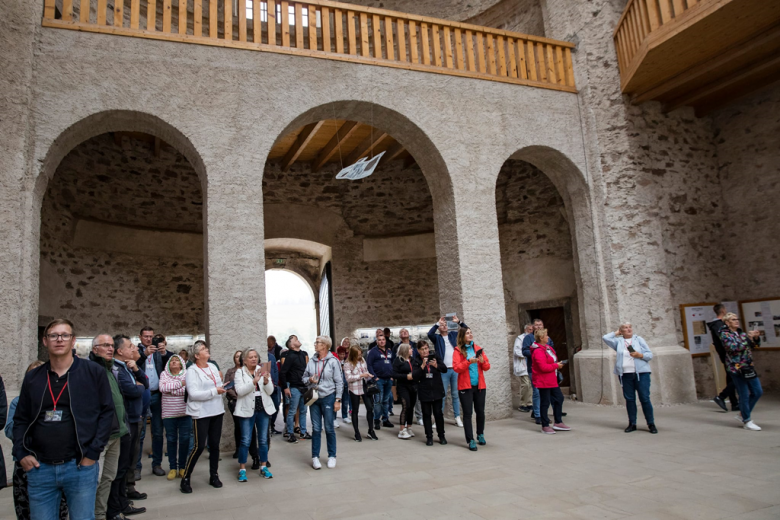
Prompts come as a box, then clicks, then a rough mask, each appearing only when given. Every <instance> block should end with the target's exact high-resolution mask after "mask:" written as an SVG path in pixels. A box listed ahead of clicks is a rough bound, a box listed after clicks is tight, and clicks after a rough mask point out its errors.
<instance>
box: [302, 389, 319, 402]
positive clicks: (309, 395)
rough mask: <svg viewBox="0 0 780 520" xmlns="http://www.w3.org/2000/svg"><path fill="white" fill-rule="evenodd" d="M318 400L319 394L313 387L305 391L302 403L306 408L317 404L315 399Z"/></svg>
mask: <svg viewBox="0 0 780 520" xmlns="http://www.w3.org/2000/svg"><path fill="white" fill-rule="evenodd" d="M319 398H320V394H319V393H318V392H317V387H316V386H313V387H311V388H309V389H308V390H306V393H305V394H303V402H304V404H306V406H311V405H313V404H314V403H316V402H317V399H319Z"/></svg>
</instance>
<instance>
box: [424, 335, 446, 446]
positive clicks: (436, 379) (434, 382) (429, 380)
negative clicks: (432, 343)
mask: <svg viewBox="0 0 780 520" xmlns="http://www.w3.org/2000/svg"><path fill="white" fill-rule="evenodd" d="M417 352H418V354H419V356H420V360H421V361H420V375H419V378H420V379H419V381H418V383H417V397H418V399H420V404H421V405H422V418H423V424H424V425H425V437H426V442H425V444H427V445H428V446H433V427H432V425H431V412H433V417H434V419H435V420H436V431H437V432H438V434H439V444H447V439H445V438H444V414H443V413H442V401H443V400H444V383H443V382H442V380H441V375H442V374H443V373H445V372H447V365H445V364H444V361H442V359H441V358H440V357H439V355H438V354H436V353H435V352H431V350H430V348H429V347H428V344H427V343H426V342H425V341H420V342H418V343H417Z"/></svg>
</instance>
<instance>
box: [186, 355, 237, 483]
mask: <svg viewBox="0 0 780 520" xmlns="http://www.w3.org/2000/svg"><path fill="white" fill-rule="evenodd" d="M192 353H193V357H194V358H195V362H194V363H193V364H192V367H191V368H189V369H187V371H186V374H185V376H184V380H185V384H186V386H187V415H189V416H190V417H192V429H193V431H194V432H195V444H194V446H193V448H192V451H191V452H190V456H189V457H188V458H187V464H186V465H185V466H184V477H183V478H182V479H181V484H180V487H181V492H182V493H192V485H191V484H190V479H191V478H192V472H193V471H194V470H195V464H197V463H198V458H200V454H201V453H203V450H205V449H206V440H208V443H209V474H210V477H209V484H210V485H211V486H213V487H215V488H221V487H222V482H221V481H220V480H219V474H218V471H219V441H220V440H221V438H222V418H223V416H224V415H225V408H224V405H223V404H222V394H224V393H225V391H226V390H225V389H224V388H223V387H222V376H220V375H219V369H218V368H217V367H216V366H215V365H214V364H213V363H209V358H210V354H209V348H208V347H207V346H206V344H205V343H196V344H195V346H194V347H193V349H192Z"/></svg>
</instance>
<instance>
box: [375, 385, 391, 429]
mask: <svg viewBox="0 0 780 520" xmlns="http://www.w3.org/2000/svg"><path fill="white" fill-rule="evenodd" d="M376 386H377V387H378V388H379V393H377V394H374V420H375V421H379V420H385V421H387V420H389V419H390V407H391V405H392V403H393V380H392V379H377V381H376Z"/></svg>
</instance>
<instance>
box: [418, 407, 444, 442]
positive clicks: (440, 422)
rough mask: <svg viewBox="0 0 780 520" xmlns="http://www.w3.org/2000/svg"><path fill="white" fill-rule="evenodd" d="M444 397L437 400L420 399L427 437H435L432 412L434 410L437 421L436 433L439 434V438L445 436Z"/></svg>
mask: <svg viewBox="0 0 780 520" xmlns="http://www.w3.org/2000/svg"><path fill="white" fill-rule="evenodd" d="M442 401H443V400H442V399H436V400H435V401H427V402H426V401H420V405H421V406H422V420H423V425H424V426H425V438H426V439H433V425H432V424H431V412H433V418H434V420H435V421H436V433H438V434H439V439H443V438H444V413H442Z"/></svg>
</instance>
